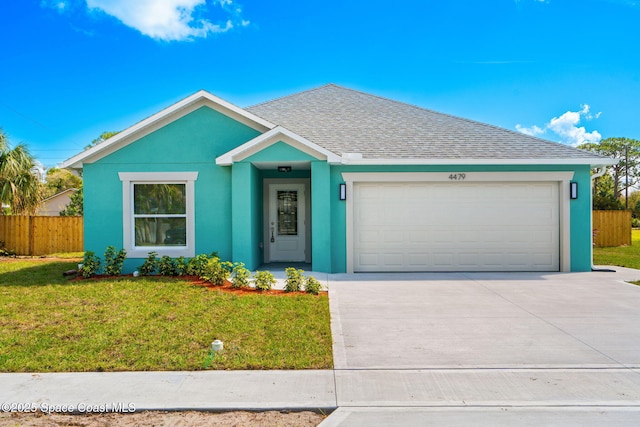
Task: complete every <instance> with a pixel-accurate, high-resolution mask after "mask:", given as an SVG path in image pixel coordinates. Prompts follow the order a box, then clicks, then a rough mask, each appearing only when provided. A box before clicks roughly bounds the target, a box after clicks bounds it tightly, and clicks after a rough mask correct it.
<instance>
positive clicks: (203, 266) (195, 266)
mask: <svg viewBox="0 0 640 427" xmlns="http://www.w3.org/2000/svg"><path fill="white" fill-rule="evenodd" d="M210 259H211V257H210V256H208V255H205V254H200V255H196V256H195V257H193V258H191V259H190V260H189V262H187V269H186V273H187V274H188V275H190V276H198V277H200V276H202V275H203V274H205V272H206V271H207V264H208V263H209V260H210Z"/></svg>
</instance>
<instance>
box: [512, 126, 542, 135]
mask: <svg viewBox="0 0 640 427" xmlns="http://www.w3.org/2000/svg"><path fill="white" fill-rule="evenodd" d="M516 129H517V130H518V132H522V133H524V134H525V135H529V136H536V135H540V134H543V133H544V132H545V131H544V129H541V128H539V127H538V126H535V125H533V126H531V127H530V128H526V127H524V126H522V125H520V124H517V125H516Z"/></svg>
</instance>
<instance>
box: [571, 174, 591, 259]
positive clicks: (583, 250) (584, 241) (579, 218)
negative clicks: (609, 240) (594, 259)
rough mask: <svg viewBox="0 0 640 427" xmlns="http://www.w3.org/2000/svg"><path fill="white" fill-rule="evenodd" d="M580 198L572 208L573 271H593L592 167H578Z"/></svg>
mask: <svg viewBox="0 0 640 427" xmlns="http://www.w3.org/2000/svg"><path fill="white" fill-rule="evenodd" d="M575 170H576V173H575V176H574V177H573V181H575V182H577V183H578V198H577V199H576V200H571V201H570V202H569V205H570V209H571V271H591V169H590V168H589V166H581V167H576V169H575Z"/></svg>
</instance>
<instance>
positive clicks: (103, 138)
mask: <svg viewBox="0 0 640 427" xmlns="http://www.w3.org/2000/svg"><path fill="white" fill-rule="evenodd" d="M119 133H120V131H106V132H102V133H101V134H100V136H99V137H97V138H96V139H94V140H93V141H91V144H89V145H87V146H86V147H84V149H85V150H86V149H87V148H91V147H93V146H94V145H98V144H100V143H102V142H104V141H106V140H107V139H109V138H111V137H112V136H114V135H117V134H119Z"/></svg>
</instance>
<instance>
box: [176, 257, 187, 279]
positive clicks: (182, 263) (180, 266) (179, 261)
mask: <svg viewBox="0 0 640 427" xmlns="http://www.w3.org/2000/svg"><path fill="white" fill-rule="evenodd" d="M187 267H188V263H187V260H186V259H185V258H184V257H183V256H181V257H178V258H176V274H177V275H178V276H184V275H185V274H187Z"/></svg>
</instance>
